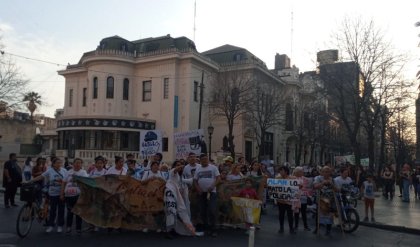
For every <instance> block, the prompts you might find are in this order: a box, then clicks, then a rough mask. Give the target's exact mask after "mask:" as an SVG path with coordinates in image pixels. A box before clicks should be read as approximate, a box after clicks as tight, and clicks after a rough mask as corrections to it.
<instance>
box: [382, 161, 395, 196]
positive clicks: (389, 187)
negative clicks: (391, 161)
mask: <svg viewBox="0 0 420 247" xmlns="http://www.w3.org/2000/svg"><path fill="white" fill-rule="evenodd" d="M382 179H383V180H384V186H385V188H384V196H385V198H386V199H388V196H389V198H390V199H391V200H392V198H393V197H394V189H393V185H394V171H392V168H391V166H387V167H385V169H384V171H383V172H382Z"/></svg>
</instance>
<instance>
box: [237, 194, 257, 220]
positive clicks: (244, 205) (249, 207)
mask: <svg viewBox="0 0 420 247" xmlns="http://www.w3.org/2000/svg"><path fill="white" fill-rule="evenodd" d="M231 199H232V207H233V213H234V215H235V216H236V218H238V219H240V220H241V221H242V222H246V223H250V224H258V223H259V221H260V216H261V204H262V202H261V201H260V200H253V199H248V198H242V197H232V198H231Z"/></svg>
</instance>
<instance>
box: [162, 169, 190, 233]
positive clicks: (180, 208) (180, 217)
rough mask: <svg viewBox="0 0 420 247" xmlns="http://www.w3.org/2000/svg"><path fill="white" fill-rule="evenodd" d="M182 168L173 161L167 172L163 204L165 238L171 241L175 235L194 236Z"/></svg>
mask: <svg viewBox="0 0 420 247" xmlns="http://www.w3.org/2000/svg"><path fill="white" fill-rule="evenodd" d="M183 169H184V166H183V165H182V163H181V162H180V161H175V162H174V163H173V165H172V169H171V170H170V171H169V179H168V181H167V182H166V188H165V194H164V202H165V214H166V238H169V239H172V238H174V237H175V236H176V234H180V235H188V236H191V235H195V228H194V227H193V225H192V222H191V217H190V215H191V214H190V201H189V196H188V186H187V184H186V183H185V182H184V181H183V178H182V177H183V176H182V173H183Z"/></svg>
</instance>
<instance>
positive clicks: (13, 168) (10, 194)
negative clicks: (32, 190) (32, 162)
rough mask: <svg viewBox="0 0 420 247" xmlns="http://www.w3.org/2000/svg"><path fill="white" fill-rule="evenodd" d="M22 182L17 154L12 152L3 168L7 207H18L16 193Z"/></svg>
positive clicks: (5, 204)
mask: <svg viewBox="0 0 420 247" xmlns="http://www.w3.org/2000/svg"><path fill="white" fill-rule="evenodd" d="M21 182H22V170H21V168H20V167H19V165H18V164H17V159H16V154H15V153H11V154H10V155H9V160H8V161H6V163H4V170H3V187H4V188H5V189H6V190H5V192H4V206H5V207H6V208H10V205H12V206H13V207H17V205H16V204H15V195H16V191H17V188H18V187H19V186H20V185H21ZM9 203H10V205H9Z"/></svg>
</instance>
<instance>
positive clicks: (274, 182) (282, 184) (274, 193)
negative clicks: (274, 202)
mask: <svg viewBox="0 0 420 247" xmlns="http://www.w3.org/2000/svg"><path fill="white" fill-rule="evenodd" d="M267 186H268V195H269V196H270V198H271V199H279V200H284V201H298V200H300V193H299V181H298V180H297V179H274V178H269V179H267Z"/></svg>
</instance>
